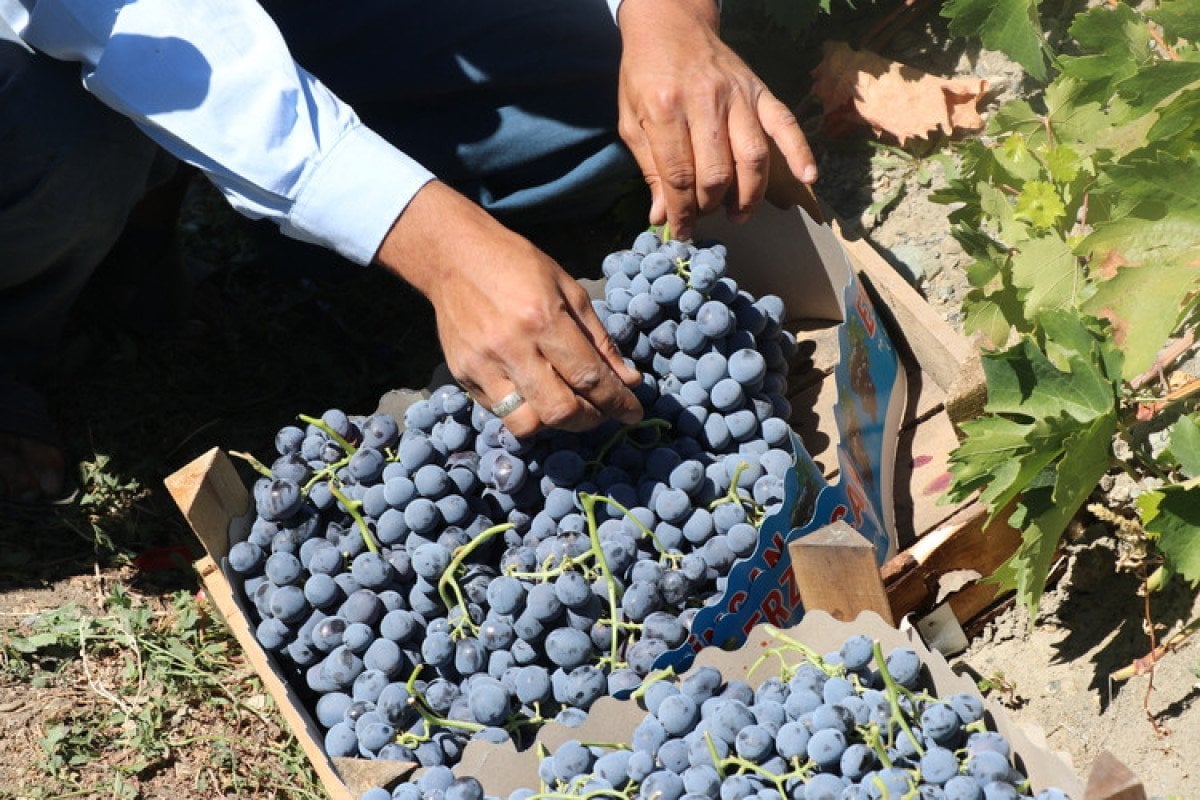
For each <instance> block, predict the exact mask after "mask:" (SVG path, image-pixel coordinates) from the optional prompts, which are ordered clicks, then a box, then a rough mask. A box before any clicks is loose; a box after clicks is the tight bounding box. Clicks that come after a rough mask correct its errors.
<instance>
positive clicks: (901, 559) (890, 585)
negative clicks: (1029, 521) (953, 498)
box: [883, 503, 1021, 623]
mask: <svg viewBox="0 0 1200 800" xmlns="http://www.w3.org/2000/svg"><path fill="white" fill-rule="evenodd" d="M1007 518H1008V514H1007V513H1005V512H1001V513H1000V514H997V515H996V519H995V521H994V522H992V524H990V525H988V524H986V522H987V510H986V509H985V508H984V507H983V506H982V505H981V504H978V503H972V504H970V505H968V506H967V507H966V508H963V509H962V510H960V511H959V512H958V513H957V514H955V516H954V517H952V518H951V519H950V520H949V521H948V522H947V523H946V524H945V525H942V526H940V527H938V528H937V529H935V530H934V531H931V532H930V533H928V534H926V535H925V536H923V537H921V538H920V539H918V540H917V542H916V543H915V544H914V545H913V546H912V547H909V548H908V549H907V550H905V551H904V552H902V553H900V554H899V555H897V556H896V557H895V558H893V559H892V560H891V561H889V562H888V563H887V564H885V565H884V568H883V575H884V584H885V586H886V587H887V593H888V598H889V599H890V602H891V605H892V609H893V611H894V612H895V614H896V616H897V617H900V616H903V615H905V614H910V613H920V612H922V611H925V610H927V609H928V608H930V607H932V606H933V604H934V601H935V599H936V598H937V594H938V588H939V581H940V579H941V578H942V576H944V575H946V574H947V573H950V572H956V571H959V570H973V571H975V572H977V573H979V575H980V576H982V577H987V576H989V575H991V574H992V573H993V572H994V571H995V570H996V568H997V567H999V566H1000V565H1001V564H1002V563H1004V561H1005V560H1007V559H1008V557H1009V556H1010V555H1012V553H1014V552H1015V551H1016V549H1017V547H1018V546H1019V545H1020V543H1021V534H1020V532H1019V531H1017V530H1016V529H1015V528H1013V527H1011V526H1010V525H1008V524H1007V523H1006V522H1005V520H1006V519H1007ZM995 599H996V587H995V586H993V585H991V584H983V583H979V582H978V581H974V582H971V583H970V584H968V586H966V587H964V588H963V589H961V590H959V591H958V592H956V593H955V594H952V595H951V596H950V597H949V602H950V606H951V608H953V609H954V615H955V617H957V618H958V620H959V621H960V622H963V623H966V622H968V621H969V620H970V619H971V618H972V617H974V616H975V615H976V614H979V613H980V612H982V611H983V610H984V609H985V608H987V607H988V606H989V605H990V604H991V603H992V602H993V601H994V600H995Z"/></svg>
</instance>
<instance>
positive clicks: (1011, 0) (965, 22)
mask: <svg viewBox="0 0 1200 800" xmlns="http://www.w3.org/2000/svg"><path fill="white" fill-rule="evenodd" d="M1037 6H1038V3H1037V0H949V2H947V3H946V4H945V5H944V6H943V7H942V12H941V13H942V16H944V17H949V18H950V33H951V34H953V35H954V36H963V37H970V38H974V37H979V38H980V39H981V40H982V41H983V44H984V45H985V46H986V47H989V48H991V49H992V50H1000V51H1001V52H1004V53H1006V54H1008V55H1009V56H1010V57H1012V59H1013V60H1014V61H1016V62H1017V63H1018V64H1020V65H1021V66H1022V67H1024V68H1025V71H1026V72H1028V73H1029V74H1030V75H1032V76H1033V77H1034V78H1036V79H1037V80H1039V81H1044V80H1046V58H1045V54H1044V45H1043V44H1042V26H1041V23H1040V22H1039V21H1038V17H1037Z"/></svg>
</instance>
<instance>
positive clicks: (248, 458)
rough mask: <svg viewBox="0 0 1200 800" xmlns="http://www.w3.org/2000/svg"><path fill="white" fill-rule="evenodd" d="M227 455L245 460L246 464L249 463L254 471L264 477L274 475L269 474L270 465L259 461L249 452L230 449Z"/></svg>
mask: <svg viewBox="0 0 1200 800" xmlns="http://www.w3.org/2000/svg"><path fill="white" fill-rule="evenodd" d="M229 455H231V456H233V457H234V458H240V459H241V460H242V461H245V462H246V463H247V464H249V465H250V468H251V469H253V470H254V471H255V472H257V473H258V474H259V475H262V476H263V477H264V478H272V477H274V476H273V475H272V474H271V469H270V467H268V466H266V465H265V464H263V463H262V462H261V461H259V460H258V459H257V458H255V457H254V456H253V455H251V454H250V453H246V452H243V451H241V450H230V451H229Z"/></svg>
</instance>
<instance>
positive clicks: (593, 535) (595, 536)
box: [579, 494, 621, 669]
mask: <svg viewBox="0 0 1200 800" xmlns="http://www.w3.org/2000/svg"><path fill="white" fill-rule="evenodd" d="M597 499H598V498H597V496H596V495H591V494H583V495H580V497H579V502H580V503H582V504H583V512H584V515H585V516H586V519H587V528H588V538H589V539H591V541H592V549H593V551H595V553H596V563H597V564H598V565H599V566H600V572H601V574H602V575H603V576H604V582H605V584H606V585H607V586H608V607H609V617H610V619H611V621H612V644H611V645H610V647H609V658H610V659H611V660H612V665H613V669H616V668H617V664H618V663H620V662H619V660H618V658H617V650H618V649H619V644H620V641H619V634H620V627H621V626H620V623H619V622H618V621H617V601H618V599H619V597H618V595H619V594H620V591H619V590H620V587H619V586H618V585H617V581H616V578H614V577H613V574H612V569H611V568H610V567H609V566H608V557H607V556H605V555H604V548H602V547H601V546H600V534H599V532H598V526H597V525H596V500H597Z"/></svg>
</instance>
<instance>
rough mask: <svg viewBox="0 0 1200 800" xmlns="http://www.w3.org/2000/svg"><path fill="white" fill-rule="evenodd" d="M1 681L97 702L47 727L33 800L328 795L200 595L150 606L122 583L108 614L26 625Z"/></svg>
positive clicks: (65, 612)
mask: <svg viewBox="0 0 1200 800" xmlns="http://www.w3.org/2000/svg"><path fill="white" fill-rule="evenodd" d="M0 675H2V676H4V677H12V678H16V679H19V680H22V681H23V682H26V683H35V682H36V681H37V679H38V678H41V680H42V683H43V685H44V686H46V687H48V688H49V689H50V690H52V691H55V690H56V691H59V692H61V693H63V694H70V695H74V696H75V697H80V696H82V697H83V698H84V699H85V702H75V703H72V704H70V706H69V710H68V711H66V712H63V713H61V714H58V715H54V716H51V717H48V718H46V719H45V720H43V722H42V726H43V727H42V730H41V733H40V736H39V737H38V739H37V743H38V746H39V750H40V758H39V759H38V760H37V763H35V764H33V765H32V767H31V768H30V769H29V770H28V771H27V774H26V780H27V782H28V785H27V786H25V787H23V790H24V792H25V794H22V796H30V797H45V798H49V797H56V796H62V795H65V794H73V793H77V792H85V791H86V792H98V793H99V794H103V795H105V796H110V797H116V798H124V797H130V798H133V797H139V796H151V795H157V794H160V793H161V792H160V791H159V790H160V789H162V787H161V786H159V787H157V788H156V787H155V781H156V780H159V779H160V776H161V778H162V779H164V780H170V781H173V782H176V783H177V782H178V781H180V780H186V781H188V783H189V785H188V787H187V788H188V790H189V792H191V791H197V790H201V789H202V787H206V791H207V792H208V793H213V794H223V793H226V792H229V791H233V792H234V793H235V794H236V795H237V796H239V797H251V796H257V795H260V794H262V795H267V796H289V797H313V798H316V797H319V796H321V793H320V790H319V788H318V786H319V784H318V783H317V779H316V777H315V775H314V773H313V772H312V770H311V768H310V767H309V766H308V765H307V762H306V761H305V757H304V755H303V752H302V751H301V750H300V748H299V746H298V743H297V742H296V740H295V739H294V738H293V737H291V736H289V735H288V734H287V733H286V732H285V730H284V728H283V725H282V723H281V721H280V720H279V719H278V717H277V715H276V714H275V711H274V709H273V708H271V707H270V706H269V704H264V703H262V702H261V700H262V693H263V689H262V686H261V684H260V683H259V681H258V679H257V678H256V677H255V676H254V675H253V672H252V670H251V669H250V668H249V666H248V665H247V664H246V663H245V662H244V661H243V660H242V658H241V655H240V652H239V651H238V649H237V647H236V643H235V642H234V641H233V640H232V639H231V637H230V635H229V633H228V631H227V630H226V629H225V627H224V626H223V625H222V624H221V623H220V622H219V621H217V620H215V619H214V618H213V617H211V616H210V615H209V614H208V612H207V607H206V606H205V605H204V604H203V603H201V602H197V599H196V598H195V597H194V596H193V595H191V594H190V593H189V592H177V593H175V594H173V595H167V596H165V597H163V598H162V599H161V600H160V599H158V598H142V597H140V596H137V595H135V594H133V593H131V592H130V591H128V590H127V589H126V588H124V586H122V585H121V584H120V583H118V584H115V585H114V587H113V588H112V590H111V591H110V592H109V594H108V595H107V596H106V597H105V598H104V601H103V606H102V609H101V610H100V612H99V613H91V612H89V611H87V610H85V609H82V608H80V607H78V606H74V605H64V606H62V607H60V608H56V609H53V610H51V611H48V612H46V613H44V614H41V615H39V616H37V617H35V618H32V619H29V620H26V621H25V623H24V624H23V625H22V626H21V627H20V629H18V630H17V631H16V632H14V633H13V635H10V636H7V637H6V638H5V639H3V640H2V642H0ZM168 766H170V767H171V769H165V768H166V767H168ZM189 773H190V775H189ZM35 787H36V788H35ZM168 793H169V792H168Z"/></svg>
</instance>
